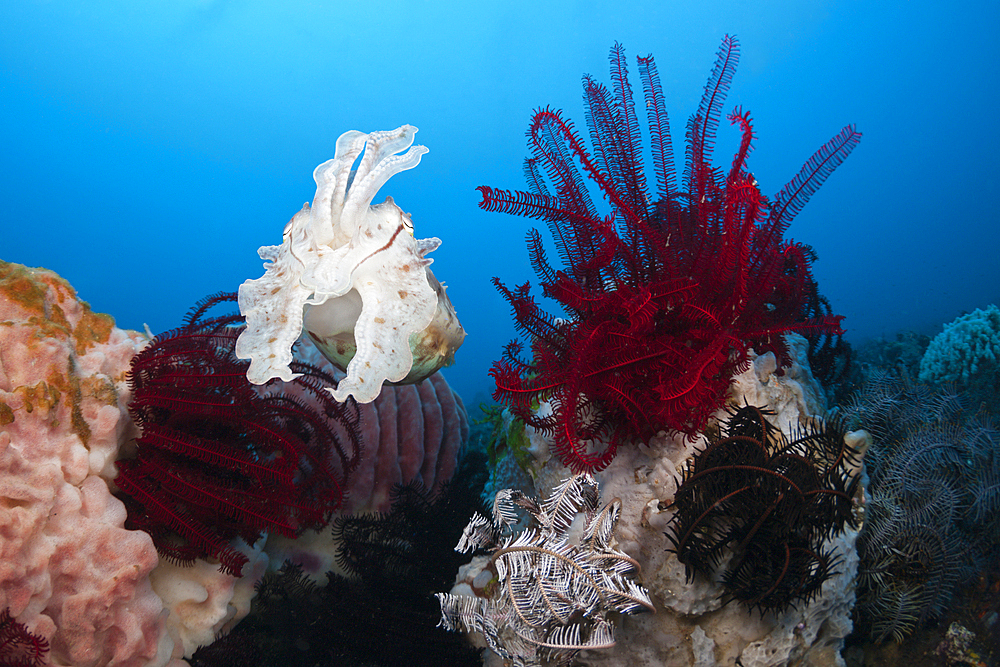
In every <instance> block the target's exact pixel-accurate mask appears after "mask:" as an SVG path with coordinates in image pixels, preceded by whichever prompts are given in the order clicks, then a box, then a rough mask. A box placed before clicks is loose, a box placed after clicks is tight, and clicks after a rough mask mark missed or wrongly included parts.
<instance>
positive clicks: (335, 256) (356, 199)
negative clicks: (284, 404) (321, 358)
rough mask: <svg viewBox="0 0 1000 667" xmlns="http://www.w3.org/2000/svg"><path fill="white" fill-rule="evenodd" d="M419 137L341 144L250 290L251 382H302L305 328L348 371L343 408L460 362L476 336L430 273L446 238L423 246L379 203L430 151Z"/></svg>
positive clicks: (245, 298)
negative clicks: (388, 186) (395, 179)
mask: <svg viewBox="0 0 1000 667" xmlns="http://www.w3.org/2000/svg"><path fill="white" fill-rule="evenodd" d="M416 131H417V128H415V127H413V126H411V125H404V126H402V127H400V128H398V129H396V130H392V131H389V132H372V133H371V134H365V133H363V132H358V131H353V130H352V131H350V132H345V133H344V134H342V135H341V136H340V138H339V139H337V148H336V152H335V154H334V158H333V159H331V160H328V161H327V162H324V163H323V164H321V165H319V166H318V167H316V170H315V171H314V172H313V178H314V179H315V180H316V196H315V197H314V199H313V205H312V207H310V206H309V205H308V204H306V205H305V206H304V207H303V208H302V210H301V211H299V212H298V213H296V214H295V216H294V217H293V218H292V219H291V221H290V222H289V223H288V225H287V226H286V227H285V231H284V234H283V239H282V244H281V245H280V246H262V247H261V248H260V249H259V250H258V254H259V255H260V257H261V259H263V260H266V261H267V262H268V263H267V264H265V268H266V271H265V273H264V275H263V276H262V277H261V278H258V279H256V280H247V281H246V282H244V283H243V285H241V286H240V290H239V304H240V311H241V312H242V313H243V315H244V316H245V317H246V320H247V329H246V331H245V332H244V333H243V334H241V335H240V338H239V340H238V341H237V343H236V355H237V356H238V357H239V358H241V359H249V360H250V368H249V370H248V371H247V378H248V379H249V380H250V381H251V382H253V383H255V384H263V383H265V382H267V381H268V380H269V379H271V378H275V377H277V378H281V379H282V380H285V381H286V382H287V381H290V380H292V379H293V378H294V377H295V372H294V371H293V369H291V368H290V367H289V363H290V362H291V361H292V345H293V344H294V343H295V341H296V340H298V338H299V335H300V334H301V333H302V331H303V326H304V327H305V331H306V332H307V333H308V334H309V337H310V338H311V339H312V340H313V342H314V343H315V344H316V345H317V347H318V348H319V349H320V350H321V351H322V352H323V353H324V354H326V356H327V357H328V358H329V359H330V360H331V361H332V362H333V363H335V364H340V365H341V367H343V364H345V363H346V364H347V365H346V371H347V377H346V378H344V379H343V380H341V381H340V383H339V384H338V385H337V388H336V389H330V391H331V392H332V393H333V395H334V397H335V398H336V399H337V400H338V401H343V400H346V399H347V397H348V396H354V398H355V399H356V400H357V401H358V402H359V403H367V402H370V401H372V400H374V398H375V397H376V396H378V394H379V391H381V388H382V384H383V382H387V381H388V382H418V381H420V380H422V379H423V378H425V377H427V376H429V375H431V374H432V373H434V372H435V371H437V370H438V369H439V368H441V367H442V366H444V365H446V364H450V363H451V362H452V360H453V358H454V354H455V350H457V349H458V347H459V346H460V345H461V344H462V341H463V340H464V338H465V331H464V330H463V329H462V326H461V324H459V322H458V318H457V316H456V315H455V310H454V308H453V307H452V305H451V301H450V300H449V299H448V297H447V295H446V294H445V291H444V287H443V286H442V285H441V284H440V283H439V282H438V281H437V279H436V278H435V277H434V275H433V274H432V273H431V271H430V269H429V268H428V265H429V264H430V263H431V262H432V261H433V260H431V259H428V258H427V257H426V255H427V254H428V253H429V252H431V251H432V250H434V249H435V248H437V247H438V246H439V245H440V244H441V241H440V239H437V238H428V239H417V238H415V237H414V235H413V223H412V222H411V220H410V216H409V214H407V213H404V212H403V211H402V209H400V208H399V207H398V206H396V204H395V203H394V202H393V201H392V198H391V197H389V198H386V200H385V202H383V203H381V204H378V205H376V206H372V205H371V202H372V199H373V198H374V197H375V195H376V194H377V193H378V190H379V188H381V187H382V185H383V184H385V182H386V181H388V180H389V178H391V177H392V176H393V175H395V174H398V173H399V172H401V171H405V170H407V169H412V168H413V167H416V166H417V164H418V163H419V162H420V156H422V155H423V154H424V153H426V152H427V149H426V148H425V147H423V146H412V144H413V135H414V133H416ZM362 150H364V155H363V156H362V157H361V161H360V163H359V164H358V168H357V170H356V171H352V170H351V166H352V165H353V164H354V162H355V160H356V159H357V158H358V156H359V155H361V153H362ZM404 150H405V151H406V152H405V153H402V154H401V155H398V153H400V152H401V151H404ZM348 361H349V363H347V362H348Z"/></svg>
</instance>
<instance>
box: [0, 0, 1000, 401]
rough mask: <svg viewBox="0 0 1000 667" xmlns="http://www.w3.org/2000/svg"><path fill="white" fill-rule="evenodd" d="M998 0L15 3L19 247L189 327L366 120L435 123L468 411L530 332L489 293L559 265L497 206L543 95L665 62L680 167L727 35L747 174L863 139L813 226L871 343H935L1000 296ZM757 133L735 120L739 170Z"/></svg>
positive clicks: (2, 210)
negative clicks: (918, 338)
mask: <svg viewBox="0 0 1000 667" xmlns="http://www.w3.org/2000/svg"><path fill="white" fill-rule="evenodd" d="M998 25H1000V5H997V4H996V3H992V2H956V3H950V5H949V8H948V9H944V8H943V3H937V2H879V3H873V2H862V1H859V2H797V1H788V2H779V1H766V0H765V1H758V2H753V3H748V2H736V1H728V2H718V3H712V6H711V8H708V7H707V5H706V4H705V3H690V2H686V3H680V2H663V1H662V0H661V1H658V2H632V3H627V2H626V3H606V2H589V3H588V2H576V3H573V2H532V3H522V2H508V3H479V2H463V3H448V2H438V3H431V2H421V3H417V2H408V3H407V2H399V3H389V2H385V3H379V2H365V3H346V2H320V1H315V2H307V1H304V0H283V1H282V2H266V1H265V0H170V1H169V2H168V1H166V0H162V1H161V0H144V1H143V2H135V1H134V0H121V1H113V0H92V1H90V2H86V3H84V2H68V1H59V0H53V1H49V2H42V1H33V0H18V1H17V2H5V3H3V4H2V6H0V141H2V146H3V148H2V151H0V202H2V207H0V259H4V260H8V261H15V262H19V263H22V264H27V265H30V266H44V267H47V268H50V269H52V270H54V271H56V272H58V273H59V274H61V275H62V276H64V277H65V278H67V279H68V280H69V281H70V282H71V283H72V284H73V286H74V287H75V288H76V289H77V290H78V292H79V294H80V295H81V297H82V298H83V299H85V300H87V301H89V302H90V303H91V305H92V306H93V308H94V309H95V310H97V311H101V312H108V313H111V314H112V315H114V316H115V318H116V319H117V322H118V324H119V326H122V327H126V328H136V329H141V328H142V327H143V325H144V324H148V325H149V327H150V328H151V329H152V330H153V331H154V332H159V331H164V330H167V329H170V328H172V327H175V326H177V325H178V324H179V322H180V318H181V317H182V316H183V314H184V313H185V312H186V311H187V309H188V308H189V307H190V305H191V304H193V303H194V302H195V301H197V300H198V299H199V298H201V297H202V296H205V295H207V294H210V293H213V292H216V291H219V290H235V289H236V288H237V287H238V286H239V284H240V283H241V282H242V281H243V280H245V279H247V278H256V277H258V276H260V275H261V273H262V267H261V262H260V260H259V259H258V257H257V254H256V249H257V247H258V246H260V245H269V244H276V243H279V242H280V240H281V231H282V228H283V227H284V225H285V223H286V222H287V221H288V219H289V218H290V217H291V216H292V215H293V214H294V213H295V212H296V211H297V210H298V209H299V208H300V207H301V206H302V204H303V202H305V201H308V200H311V198H312V195H313V192H314V184H313V181H312V178H311V174H312V170H313V168H314V167H315V166H316V165H317V164H319V163H321V162H323V161H325V160H326V159H328V158H330V157H332V155H333V151H334V142H335V140H336V138H337V137H338V136H339V135H340V134H341V133H342V132H344V131H345V130H348V129H357V130H362V131H366V132H368V131H373V130H387V129H392V128H395V127H398V126H399V125H402V124H404V123H410V124H412V125H415V126H417V127H418V128H420V132H419V133H418V135H417V143H420V144H423V145H426V146H427V147H429V149H430V153H429V154H428V155H426V156H424V158H423V160H422V161H421V164H420V166H419V167H417V168H416V169H414V170H412V171H408V172H405V173H404V174H400V175H398V176H396V177H394V178H393V179H392V180H391V181H390V182H389V183H388V184H387V185H386V186H385V187H384V188H383V189H382V191H381V192H380V194H379V196H378V197H377V200H376V201H381V200H382V198H384V196H386V195H391V196H392V197H393V198H394V199H395V200H396V202H397V203H398V204H399V205H400V206H401V207H402V208H403V209H404V210H406V211H409V212H411V213H412V215H413V220H414V224H415V228H416V234H417V236H419V237H428V236H437V237H439V238H441V239H442V240H443V245H442V246H441V248H440V249H439V250H437V251H436V252H435V253H433V258H434V260H435V261H434V265H433V269H434V271H435V274H436V275H437V276H438V277H439V278H440V279H441V280H442V281H444V282H445V283H446V284H447V285H448V286H449V294H450V296H451V299H452V301H453V302H454V304H455V306H456V308H457V309H458V312H459V315H460V317H461V319H462V321H463V323H464V325H465V328H466V330H467V331H468V334H469V335H468V338H467V340H466V343H465V345H464V347H463V348H462V349H461V350H460V351H459V353H458V356H457V363H456V365H455V366H453V367H451V368H450V369H448V370H447V371H446V376H447V378H448V379H449V381H450V382H451V384H452V385H453V386H454V387H455V388H456V389H457V390H458V391H459V392H460V393H461V394H462V395H463V396H464V398H465V400H466V402H470V401H471V402H478V401H479V400H483V399H485V398H486V396H487V395H488V394H489V392H490V391H491V389H492V387H491V380H490V378H489V377H488V376H487V370H488V368H489V366H490V364H491V363H492V361H493V360H494V359H496V358H497V357H498V356H499V354H500V351H501V349H502V347H503V345H504V344H505V343H506V342H507V341H508V340H509V339H510V338H512V337H513V336H514V328H513V324H512V319H511V316H510V312H509V308H508V306H507V304H506V303H505V302H504V301H503V300H502V299H501V298H500V296H499V295H498V294H497V293H496V292H495V290H494V289H493V287H492V286H491V285H490V278H491V277H492V276H499V277H501V278H502V279H503V280H504V281H505V282H507V283H508V284H512V283H514V284H517V283H521V282H524V281H525V280H528V279H529V278H531V279H534V276H533V274H532V272H531V268H530V266H529V264H528V256H527V252H526V250H525V246H524V236H525V233H526V231H527V230H528V229H529V227H531V226H534V223H533V222H532V221H530V220H527V219H523V218H515V217H511V216H505V215H501V214H496V213H486V212H483V211H480V210H479V209H478V208H477V203H478V201H479V199H480V197H479V194H478V193H477V192H476V190H475V188H476V186H478V185H483V184H486V185H491V186H495V187H503V188H523V187H524V180H523V176H522V173H521V168H522V162H523V159H524V157H526V155H527V148H526V145H525V136H524V133H525V129H526V127H527V124H528V120H529V117H530V115H531V112H532V110H533V109H535V108H538V107H540V106H545V105H551V106H553V107H556V108H561V109H563V110H564V111H565V112H566V114H567V115H568V116H569V117H570V118H572V119H574V120H575V122H576V125H577V127H578V128H584V127H585V124H584V113H583V105H582V96H581V92H582V89H581V86H580V78H581V75H582V74H583V73H585V72H586V73H590V74H592V75H594V76H595V77H596V78H597V79H598V80H599V81H603V82H608V74H607V72H608V60H607V57H608V52H609V49H610V47H611V45H612V44H613V43H614V42H615V41H619V42H621V43H622V44H624V46H625V49H626V52H627V54H628V55H629V58H630V62H632V63H633V66H632V75H633V79H632V80H633V87H634V88H635V89H637V90H639V89H640V85H639V80H638V76H637V72H636V71H635V67H634V57H635V56H636V55H640V54H641V55H646V54H649V53H652V54H653V55H655V57H656V62H657V65H658V68H659V72H660V76H661V80H662V85H663V89H664V93H665V96H666V102H667V107H668V110H669V111H670V114H671V121H672V128H673V130H674V146H675V153H676V154H677V155H678V156H680V155H682V154H683V144H682V140H683V128H684V124H685V122H686V121H687V118H688V116H689V115H690V114H691V113H693V112H694V110H695V109H696V107H697V104H698V100H699V98H700V96H701V92H702V89H703V87H704V84H705V81H706V79H707V77H708V75H709V72H710V71H711V68H712V64H713V62H714V60H715V53H716V50H717V48H718V46H719V43H720V41H721V39H722V37H723V35H724V34H726V33H730V34H734V35H736V36H737V37H738V39H739V41H740V43H741V61H740V66H739V70H738V72H737V74H736V78H735V80H734V82H733V86H732V89H731V92H730V96H729V99H728V101H727V103H726V110H727V111H728V110H729V109H731V108H732V107H734V106H736V105H742V106H743V107H744V108H746V109H749V110H750V111H751V112H752V114H753V117H754V119H755V128H756V133H757V141H756V148H755V150H754V153H753V154H752V156H751V159H750V167H751V170H752V171H753V173H754V175H755V176H756V178H757V180H758V182H759V183H760V184H761V187H762V189H763V191H764V192H765V194H768V195H770V194H773V193H775V192H777V191H778V190H779V189H780V188H781V187H782V186H783V185H784V184H785V183H786V182H787V181H788V180H789V179H790V178H792V177H793V176H794V175H795V174H796V173H797V172H798V170H799V168H800V166H801V165H802V163H803V162H804V161H805V160H806V159H807V158H808V157H809V156H810V155H811V154H812V153H813V151H815V150H816V149H817V148H819V147H820V146H821V145H822V144H823V143H824V142H826V141H827V140H828V139H829V138H830V137H832V136H833V135H834V134H836V133H837V132H838V131H839V130H840V129H841V128H842V127H843V126H844V125H846V124H848V123H856V124H857V126H858V128H859V129H860V130H861V131H862V132H863V133H864V138H863V140H862V143H861V145H860V146H859V147H858V149H857V150H855V151H854V153H853V154H852V155H851V156H850V158H848V160H847V161H846V162H845V163H844V164H843V165H842V166H841V167H840V168H839V169H838V170H837V172H836V173H834V174H833V176H832V177H831V178H830V179H829V180H828V181H827V183H826V185H825V186H824V187H823V188H822V190H821V191H820V192H819V193H818V194H817V195H816V196H815V197H814V198H813V199H812V201H810V203H809V204H808V205H807V206H806V208H805V209H804V210H803V212H802V213H801V214H800V215H799V216H798V217H797V218H796V219H795V221H794V222H793V224H792V226H791V229H790V230H789V233H788V236H790V237H792V238H794V239H796V240H799V241H803V242H805V243H808V244H810V245H812V246H813V247H814V248H815V250H816V251H817V253H818V255H819V261H818V262H817V263H816V265H815V274H816V277H817V279H818V281H819V284H820V289H821V291H822V292H823V293H824V294H825V295H826V296H827V297H828V298H829V300H830V302H831V304H832V305H833V309H834V311H835V312H837V313H840V314H843V315H845V316H846V319H845V321H844V325H845V327H846V328H847V329H848V330H849V331H848V338H849V340H851V341H852V342H855V343H858V342H861V341H863V340H865V339H869V338H872V337H878V336H890V337H891V336H893V335H894V334H895V333H896V332H897V331H899V330H902V329H914V330H917V331H920V332H923V333H927V334H934V333H936V332H937V331H939V330H940V325H941V323H943V322H947V321H950V320H951V319H953V318H954V317H956V316H957V315H959V314H960V313H963V312H968V311H971V310H973V309H974V308H977V307H981V306H985V305H986V304H988V303H996V302H997V301H998V300H1000V268H998V266H997V246H998V240H1000V233H998V229H997V223H998V214H997V207H996V195H995V192H996V183H995V181H996V160H997V155H998V154H1000V130H998V125H997V123H996V119H995V111H996V108H997V106H998V105H997V102H998V92H997V91H998V89H1000V87H998V83H1000V81H998V79H1000V68H998V67H997V62H1000V41H998V40H996V38H995V30H996V27H997V26H998ZM737 143H738V135H737V133H736V131H735V130H734V129H732V128H729V127H724V128H722V129H721V131H720V135H719V140H718V142H717V146H716V154H715V158H716V163H717V164H727V163H728V162H729V161H730V160H731V158H732V154H733V152H734V151H735V149H736V147H737Z"/></svg>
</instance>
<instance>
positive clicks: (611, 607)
mask: <svg viewBox="0 0 1000 667" xmlns="http://www.w3.org/2000/svg"><path fill="white" fill-rule="evenodd" d="M598 502H599V491H598V487H597V482H595V481H594V479H593V478H592V477H591V476H590V475H576V476H574V477H571V478H570V479H567V480H566V481H565V482H564V483H563V484H562V485H560V486H559V487H557V488H556V489H554V491H553V493H552V496H551V497H550V498H549V499H548V500H546V501H545V502H544V503H538V502H537V501H536V500H534V499H532V498H528V497H527V496H525V495H524V494H523V493H522V492H520V491H516V490H514V489H506V490H504V491H501V492H500V493H498V494H497V495H496V499H495V501H494V504H493V520H492V521H489V520H487V519H486V518H485V517H483V516H482V515H481V514H478V513H477V514H475V515H473V517H472V520H471V521H470V522H469V525H468V526H467V527H466V529H465V533H464V534H463V535H462V539H461V540H460V541H459V543H458V546H456V547H455V550H456V551H463V552H466V551H473V550H475V549H482V548H486V549H489V551H490V568H491V570H492V572H493V573H494V574H495V581H494V582H492V583H491V584H490V586H489V588H490V589H491V590H492V594H491V595H490V597H489V598H488V599H484V598H479V597H472V596H463V595H452V594H450V593H438V598H439V599H440V601H441V625H442V626H443V627H445V628H447V629H449V630H460V631H464V632H481V633H483V635H484V636H485V637H486V641H487V642H488V643H489V645H490V648H492V649H493V650H494V651H496V652H497V653H498V654H499V655H500V656H502V657H503V658H505V659H506V660H510V661H512V663H513V664H514V665H515V666H516V667H524V666H526V665H540V664H542V661H545V664H556V665H568V664H569V663H570V662H572V660H573V658H574V656H575V655H576V654H577V653H578V652H579V651H581V650H584V649H596V648H607V647H610V646H613V645H614V643H615V640H614V632H613V629H612V626H611V623H610V621H609V619H608V614H609V612H611V611H617V612H620V613H623V614H631V613H635V612H638V611H645V610H650V611H652V610H653V603H652V601H650V599H649V593H648V592H647V591H646V590H645V589H644V588H643V587H642V586H640V585H638V584H636V583H635V582H633V581H631V580H630V579H628V578H627V576H626V575H628V574H630V573H632V572H634V571H635V570H636V569H638V564H637V563H636V561H634V560H633V559H632V558H630V557H629V556H628V555H626V554H624V553H622V552H621V551H618V550H616V549H615V548H614V547H613V546H612V539H613V537H614V531H615V526H616V524H617V522H618V516H619V514H620V512H621V501H620V500H618V499H617V498H616V499H614V500H612V501H611V502H609V503H608V504H607V505H605V506H604V507H603V508H600V509H599V505H598ZM518 509H521V510H524V511H525V512H527V514H528V515H530V517H531V518H532V519H533V520H534V522H535V524H536V525H535V526H534V527H531V528H529V529H527V530H525V531H523V532H521V533H519V534H516V535H506V536H504V534H505V533H509V531H510V530H511V528H512V526H514V525H515V523H516V522H517V518H518ZM580 512H583V513H584V514H585V516H586V521H585V525H584V530H583V536H582V538H581V539H580V540H579V544H574V543H573V542H572V541H571V539H570V536H569V535H568V533H569V530H570V526H571V525H572V524H573V522H574V520H575V519H576V518H577V515H578V514H579V513H580Z"/></svg>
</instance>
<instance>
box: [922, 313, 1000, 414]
mask: <svg viewBox="0 0 1000 667" xmlns="http://www.w3.org/2000/svg"><path fill="white" fill-rule="evenodd" d="M919 378H920V381H921V382H928V383H935V384H939V383H944V382H951V383H954V384H955V385H956V386H957V387H958V388H959V389H961V390H964V391H966V392H968V393H969V395H970V398H972V399H973V400H975V401H978V400H983V399H985V400H987V402H990V401H989V399H991V398H993V397H994V396H995V394H996V392H997V391H998V390H1000V386H998V384H1000V380H998V378H1000V308H997V307H996V306H995V305H989V306H986V307H985V308H982V309H979V308H977V309H976V310H974V311H972V312H971V313H969V314H967V315H962V316H960V317H958V318H956V319H955V320H954V321H952V322H951V323H949V324H946V325H945V327H944V330H943V331H942V332H941V333H939V334H938V335H937V336H935V337H934V339H933V340H932V341H931V344H930V346H929V347H928V348H927V351H926V352H925V353H924V357H923V359H921V360H920V376H919Z"/></svg>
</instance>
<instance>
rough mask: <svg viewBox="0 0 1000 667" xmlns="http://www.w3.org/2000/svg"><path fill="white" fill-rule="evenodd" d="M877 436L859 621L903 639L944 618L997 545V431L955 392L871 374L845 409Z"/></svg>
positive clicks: (862, 542) (862, 540)
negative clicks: (968, 412) (966, 410)
mask: <svg viewBox="0 0 1000 667" xmlns="http://www.w3.org/2000/svg"><path fill="white" fill-rule="evenodd" d="M845 416H846V419H848V420H849V423H852V425H857V426H860V427H863V428H865V429H866V430H868V431H869V432H870V433H871V434H872V436H873V438H874V441H873V443H872V445H871V448H870V449H869V454H868V456H867V469H868V474H869V476H870V478H871V482H870V483H869V485H868V495H869V501H868V506H867V509H866V512H865V523H864V526H863V527H862V529H861V532H860V534H859V535H858V543H857V544H858V557H859V559H860V563H859V566H858V585H857V605H856V607H855V615H856V627H857V628H858V629H859V631H860V632H861V633H863V634H865V635H867V636H868V637H870V638H871V639H872V640H874V641H876V642H882V641H885V640H887V639H889V638H892V639H894V640H895V641H897V642H902V641H904V640H905V639H906V637H907V636H908V635H909V634H910V633H912V632H913V631H914V630H915V629H917V628H919V627H921V626H923V625H924V624H925V623H927V622H928V621H931V620H934V619H936V618H939V617H941V616H942V615H944V614H945V613H946V612H947V610H948V608H949V607H950V606H951V602H952V599H953V597H954V595H955V593H956V591H958V590H959V589H960V587H961V586H962V584H963V583H965V582H967V581H969V580H970V579H971V578H972V577H973V576H974V575H975V574H976V573H977V572H979V571H980V570H981V569H982V567H983V565H984V563H989V562H990V560H991V559H995V558H996V555H995V554H996V551H997V547H998V546H1000V431H998V430H997V429H996V427H995V426H994V425H993V424H992V423H991V422H990V421H989V419H987V418H985V417H984V416H983V415H977V416H975V417H972V418H967V417H965V415H964V414H963V412H962V402H961V399H960V397H959V396H958V395H956V394H955V393H953V392H951V391H947V390H940V389H934V388H932V387H928V386H926V385H917V384H914V383H913V382H912V381H910V379H909V378H908V377H907V376H906V375H905V374H904V375H895V374H877V375H875V376H873V377H872V378H870V379H869V381H868V382H867V383H866V384H865V386H864V387H863V388H862V389H861V390H860V391H858V392H857V393H856V394H855V396H854V398H853V399H852V401H851V402H850V404H849V405H848V406H847V408H846V410H845Z"/></svg>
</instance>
